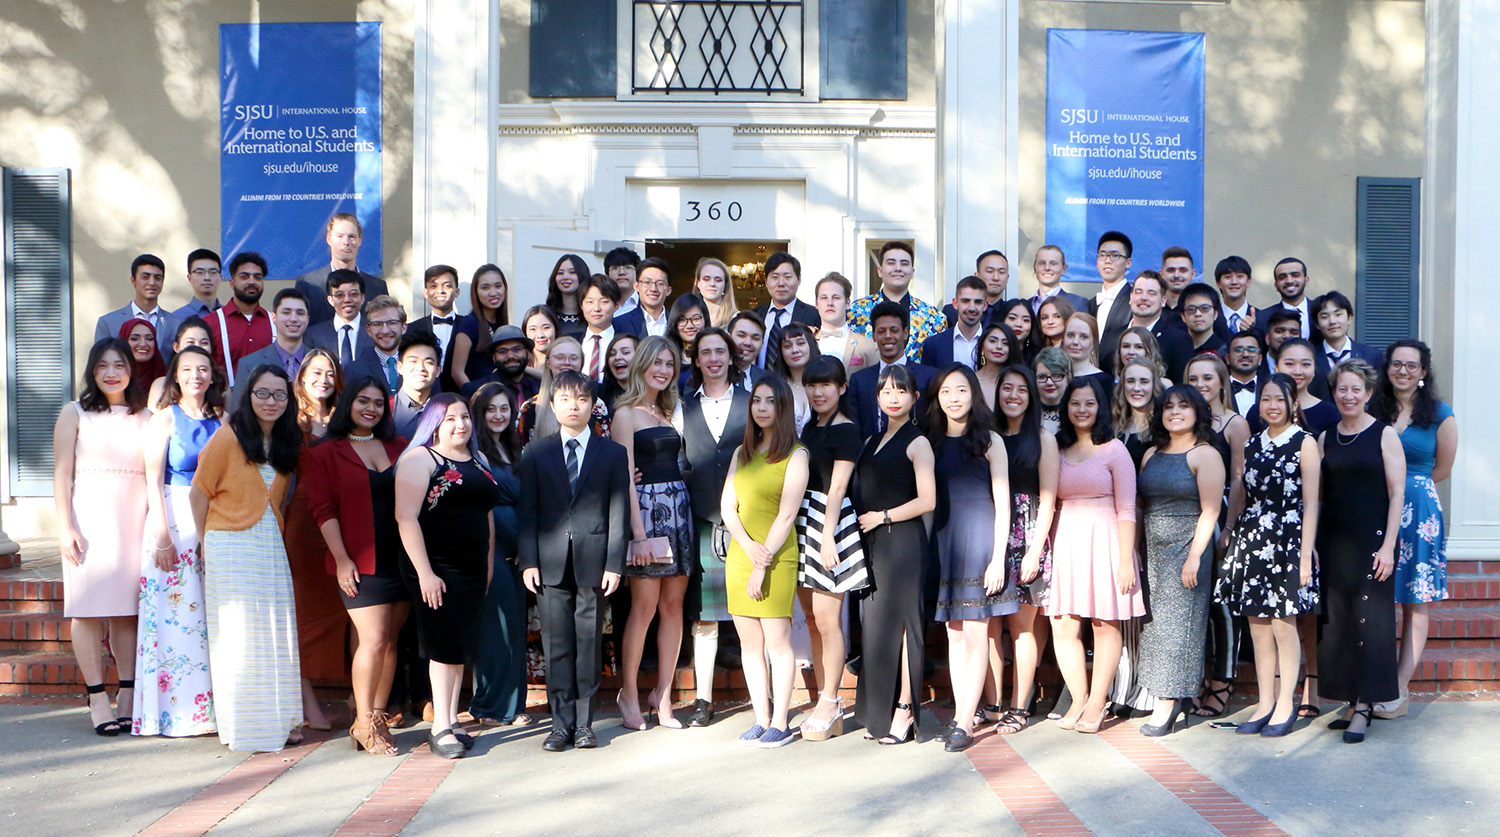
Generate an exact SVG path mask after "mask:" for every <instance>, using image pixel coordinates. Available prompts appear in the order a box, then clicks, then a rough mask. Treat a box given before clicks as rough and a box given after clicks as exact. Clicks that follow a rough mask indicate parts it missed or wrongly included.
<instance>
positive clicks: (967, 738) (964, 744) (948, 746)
mask: <svg viewBox="0 0 1500 837" xmlns="http://www.w3.org/2000/svg"><path fill="white" fill-rule="evenodd" d="M973 744H974V736H973V735H971V734H969V733H967V732H964V731H963V730H961V729H959V728H958V727H954V728H953V729H951V730H949V731H948V735H947V737H946V738H945V739H944V740H943V749H944V750H946V751H947V752H950V753H962V752H963V751H964V750H967V749H969V747H971V746H973Z"/></svg>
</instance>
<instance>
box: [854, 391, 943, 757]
mask: <svg viewBox="0 0 1500 837" xmlns="http://www.w3.org/2000/svg"><path fill="white" fill-rule="evenodd" d="M876 398H877V399H878V400H879V402H880V412H881V414H882V415H883V416H884V417H885V421H886V429H885V432H883V433H881V434H880V435H878V436H872V437H870V439H869V440H868V441H866V442H865V447H864V450H863V451H861V452H860V455H859V465H858V466H857V469H858V473H859V480H860V486H859V503H858V504H857V505H858V507H859V508H860V509H863V511H862V512H861V513H860V515H859V528H860V530H861V531H862V532H864V533H865V540H866V555H867V556H868V557H869V561H870V573H871V576H872V578H871V581H872V588H873V589H872V590H871V591H870V592H869V593H868V594H867V595H866V597H865V601H864V605H863V606H862V608H861V610H862V613H863V623H862V624H863V627H864V654H863V661H864V662H863V665H864V668H863V671H862V672H861V674H860V678H859V687H858V692H857V694H856V698H855V699H856V703H857V705H858V711H859V715H858V717H859V721H860V723H861V724H863V725H864V727H865V729H866V730H867V732H866V733H865V737H866V738H870V739H874V740H876V741H878V742H880V743H881V744H901V743H904V742H907V741H910V740H912V738H913V737H914V734H915V732H916V728H917V720H918V718H917V714H916V709H915V706H916V703H915V701H914V698H915V697H916V694H917V690H918V689H920V688H921V687H922V654H923V644H922V637H923V632H924V630H925V629H926V626H925V625H924V624H923V623H922V585H923V578H922V566H923V561H924V559H925V557H926V555H927V548H928V547H927V527H926V525H925V524H924V523H923V522H922V515H924V514H927V513H928V512H930V511H932V510H933V509H935V508H937V482H936V480H935V478H934V475H933V458H932V445H930V444H928V442H927V438H926V437H925V436H923V435H922V431H921V429H920V428H919V427H918V426H917V425H916V423H914V422H913V421H912V420H911V417H912V416H911V411H912V409H913V408H914V407H915V406H916V404H917V382H916V380H914V379H913V378H912V375H911V372H910V371H909V370H908V369H907V368H906V367H905V366H887V367H886V368H885V369H882V370H881V371H880V378H879V379H878V381H877V389H876Z"/></svg>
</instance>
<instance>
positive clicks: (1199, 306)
mask: <svg viewBox="0 0 1500 837" xmlns="http://www.w3.org/2000/svg"><path fill="white" fill-rule="evenodd" d="M1177 307H1178V309H1180V310H1179V312H1178V313H1179V314H1181V315H1182V324H1183V325H1184V326H1185V327H1186V328H1187V335H1188V339H1189V340H1190V341H1192V349H1193V352H1192V353H1193V354H1194V355H1201V354H1203V353H1204V352H1213V353H1214V354H1218V355H1223V354H1224V349H1225V348H1226V347H1228V345H1229V343H1228V341H1227V340H1226V339H1225V337H1223V336H1220V335H1219V333H1218V331H1217V330H1215V326H1216V325H1217V323H1218V320H1219V292H1218V291H1216V290H1214V289H1213V288H1211V287H1209V286H1208V285H1207V284H1205V283H1203V282H1194V283H1193V284H1191V285H1188V286H1187V287H1186V288H1183V289H1182V293H1180V294H1178V296H1177Z"/></svg>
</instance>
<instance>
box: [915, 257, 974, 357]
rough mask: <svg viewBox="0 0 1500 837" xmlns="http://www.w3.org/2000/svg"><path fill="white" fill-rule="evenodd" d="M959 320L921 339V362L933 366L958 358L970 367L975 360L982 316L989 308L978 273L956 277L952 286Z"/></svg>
mask: <svg viewBox="0 0 1500 837" xmlns="http://www.w3.org/2000/svg"><path fill="white" fill-rule="evenodd" d="M950 307H952V308H953V310H954V311H956V312H958V320H957V322H956V323H954V325H953V326H952V327H950V328H949V329H948V330H947V331H944V332H942V333H940V334H934V335H932V336H931V337H929V338H927V339H926V340H923V341H922V361H921V362H922V365H923V366H931V367H932V368H933V369H942V368H943V367H944V366H947V365H948V364H950V363H952V362H953V361H955V360H956V361H958V362H959V363H962V364H963V365H965V366H967V367H969V368H970V369H973V368H974V367H975V366H977V365H978V364H977V363H976V361H975V357H976V356H977V355H978V349H979V335H980V333H981V332H982V331H983V330H984V322H983V320H984V316H985V313H986V312H987V310H988V306H987V304H986V299H985V286H984V281H983V280H981V279H979V278H978V277H977V276H965V277H964V278H962V279H960V280H958V288H956V289H955V290H954V294H953V304H952V305H951V306H950Z"/></svg>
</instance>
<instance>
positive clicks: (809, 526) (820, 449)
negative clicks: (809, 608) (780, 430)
mask: <svg viewBox="0 0 1500 837" xmlns="http://www.w3.org/2000/svg"><path fill="white" fill-rule="evenodd" d="M863 444H864V441H863V440H862V439H861V438H860V436H859V425H857V424H855V423H854V422H846V423H844V424H833V425H820V424H818V423H817V422H816V421H814V422H810V423H809V424H808V425H807V427H805V428H803V430H802V445H803V446H804V447H806V448H807V455H808V456H807V494H806V495H805V496H804V497H803V498H802V509H801V510H800V511H799V512H798V514H797V547H798V554H799V555H800V557H799V558H798V561H797V584H798V585H800V586H802V587H810V588H812V589H814V590H822V591H824V592H827V593H850V592H853V591H855V590H863V589H864V588H866V587H868V586H869V584H870V568H869V566H868V564H867V563H866V562H865V547H864V542H863V541H862V540H861V539H860V535H859V516H858V515H856V514H855V513H854V500H853V498H852V497H851V496H850V494H852V493H853V490H854V480H853V477H852V475H851V478H850V480H849V485H848V486H847V487H846V489H845V491H844V501H843V502H842V503H841V504H840V505H839V511H838V525H837V528H836V531H835V537H836V538H837V547H836V548H837V550H838V556H839V563H838V564H837V565H836V566H835V567H834V568H833V570H832V571H831V572H830V571H829V570H828V569H827V568H825V567H824V566H823V560H822V554H823V527H824V526H825V525H827V520H828V518H827V514H828V487H829V485H830V484H831V483H832V481H833V466H834V464H835V463H837V462H841V461H842V462H854V461H856V460H858V459H859V449H860V447H861V446H862V445H863Z"/></svg>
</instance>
